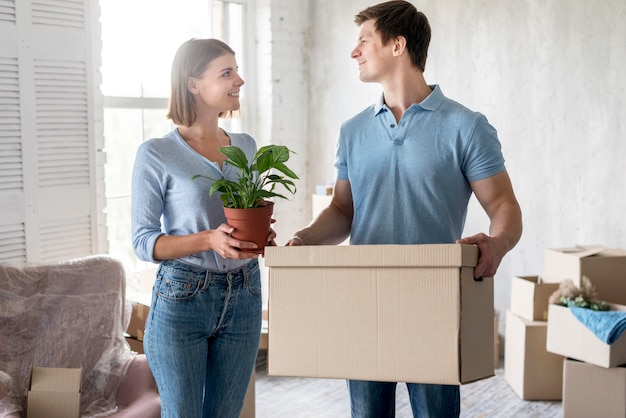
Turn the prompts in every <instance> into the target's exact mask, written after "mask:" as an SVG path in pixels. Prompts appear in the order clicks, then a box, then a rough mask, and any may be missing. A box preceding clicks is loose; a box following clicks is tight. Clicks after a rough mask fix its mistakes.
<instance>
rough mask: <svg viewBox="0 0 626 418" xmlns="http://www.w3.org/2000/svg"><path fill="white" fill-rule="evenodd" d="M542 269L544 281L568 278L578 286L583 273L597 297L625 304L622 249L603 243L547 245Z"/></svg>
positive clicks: (625, 268) (625, 259)
mask: <svg viewBox="0 0 626 418" xmlns="http://www.w3.org/2000/svg"><path fill="white" fill-rule="evenodd" d="M544 270H545V271H544V280H545V281H546V282H561V281H562V280H564V279H572V280H573V282H574V284H575V285H576V286H578V287H580V285H581V282H582V276H587V277H588V278H589V279H590V280H591V282H592V283H593V285H594V286H595V287H596V290H597V291H598V297H599V299H601V300H605V301H607V302H613V303H619V304H622V305H626V250H623V249H618V248H607V247H603V246H577V247H574V248H555V249H547V250H546V251H545V254H544Z"/></svg>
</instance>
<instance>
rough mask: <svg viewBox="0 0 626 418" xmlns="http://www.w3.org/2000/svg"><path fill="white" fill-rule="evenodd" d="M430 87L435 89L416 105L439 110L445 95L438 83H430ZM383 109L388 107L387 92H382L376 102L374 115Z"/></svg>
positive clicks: (425, 108)
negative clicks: (386, 101)
mask: <svg viewBox="0 0 626 418" xmlns="http://www.w3.org/2000/svg"><path fill="white" fill-rule="evenodd" d="M428 87H430V88H431V89H432V90H433V91H432V92H431V93H430V94H429V95H428V97H426V98H425V99H424V100H422V102H421V103H415V104H414V106H419V107H421V108H422V109H424V110H437V108H438V107H439V106H440V105H441V103H442V102H443V100H444V99H445V96H444V95H443V92H442V91H441V88H440V87H439V85H438V84H433V85H428ZM383 109H388V107H387V105H386V104H385V93H381V95H380V97H379V98H378V101H377V102H376V103H375V104H374V115H378V114H379V113H380V112H381V111H382V110H383Z"/></svg>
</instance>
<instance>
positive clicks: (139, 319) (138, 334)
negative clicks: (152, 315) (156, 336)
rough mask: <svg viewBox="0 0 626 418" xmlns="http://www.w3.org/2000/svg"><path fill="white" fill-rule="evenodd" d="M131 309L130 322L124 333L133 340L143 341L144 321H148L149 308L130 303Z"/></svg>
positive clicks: (137, 303)
mask: <svg viewBox="0 0 626 418" xmlns="http://www.w3.org/2000/svg"><path fill="white" fill-rule="evenodd" d="M132 306H133V309H132V311H131V314H130V322H129V323H128V328H127V329H126V332H127V333H128V334H129V335H130V336H131V337H133V338H136V339H138V340H139V341H143V333H144V331H145V329H146V319H148V313H149V312H150V307H149V306H146V305H144V304H143V303H140V302H133V303H132Z"/></svg>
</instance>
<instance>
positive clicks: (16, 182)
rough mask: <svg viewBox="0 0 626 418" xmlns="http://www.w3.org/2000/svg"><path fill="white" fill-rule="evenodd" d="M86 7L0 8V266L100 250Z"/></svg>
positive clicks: (91, 35) (93, 53) (98, 166)
mask: <svg viewBox="0 0 626 418" xmlns="http://www.w3.org/2000/svg"><path fill="white" fill-rule="evenodd" d="M94 7H95V8H97V1H89V0H17V1H14V0H0V201H1V204H0V262H5V261H8V262H50V261H57V260H62V259H67V258H74V257H79V256H84V255H89V254H95V253H98V252H104V251H105V250H106V233H105V232H106V231H105V230H104V225H105V222H104V214H103V213H102V210H101V209H102V207H103V206H104V205H103V202H104V197H103V196H104V193H103V188H104V186H103V181H102V178H103V176H102V164H103V158H102V157H101V155H100V153H101V152H102V142H103V141H102V98H101V95H100V93H99V88H98V86H99V84H100V76H99V72H98V71H99V63H100V58H99V57H100V42H99V39H100V37H99V33H100V32H99V29H100V27H99V24H98V18H97V16H98V10H96V9H94ZM94 40H95V41H94Z"/></svg>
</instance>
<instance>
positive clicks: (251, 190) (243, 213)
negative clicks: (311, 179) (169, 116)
mask: <svg viewBox="0 0 626 418" xmlns="http://www.w3.org/2000/svg"><path fill="white" fill-rule="evenodd" d="M219 150H220V152H221V153H223V154H224V155H226V161H225V164H229V165H232V166H233V167H236V168H237V169H239V173H238V175H237V181H232V180H228V179H225V178H221V179H212V178H209V177H206V176H203V175H201V174H197V175H195V176H193V177H192V180H195V179H196V178H199V177H202V178H205V179H209V180H211V181H213V182H214V183H213V184H212V185H211V188H210V189H209V195H211V196H213V195H214V194H215V193H216V192H220V193H221V195H220V199H222V202H223V204H224V214H225V216H226V221H227V223H228V225H230V226H232V227H233V228H235V231H234V232H233V234H232V236H233V237H235V238H237V239H240V240H242V241H252V242H255V243H256V244H257V245H258V250H256V251H255V252H258V253H259V254H261V253H263V249H264V247H265V244H266V239H267V235H268V234H269V232H270V224H271V218H272V213H273V210H274V202H272V201H271V200H269V199H271V198H273V197H279V198H282V199H287V197H286V196H284V195H282V194H280V193H278V192H277V191H276V186H277V185H281V186H282V187H284V188H285V189H286V190H287V191H288V192H290V193H291V194H292V195H293V194H295V192H296V186H295V183H294V182H293V180H292V179H298V176H297V175H296V174H295V173H294V172H293V171H292V170H291V169H290V168H289V167H287V166H286V165H285V162H287V161H288V160H289V155H290V153H292V152H293V151H291V150H290V149H289V148H287V147H286V146H284V145H266V146H264V147H261V148H260V149H259V150H258V151H257V152H256V154H255V155H254V157H253V159H252V161H248V159H247V157H246V155H245V154H244V152H243V151H242V150H241V149H240V148H239V147H236V146H227V147H221V148H219Z"/></svg>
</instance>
